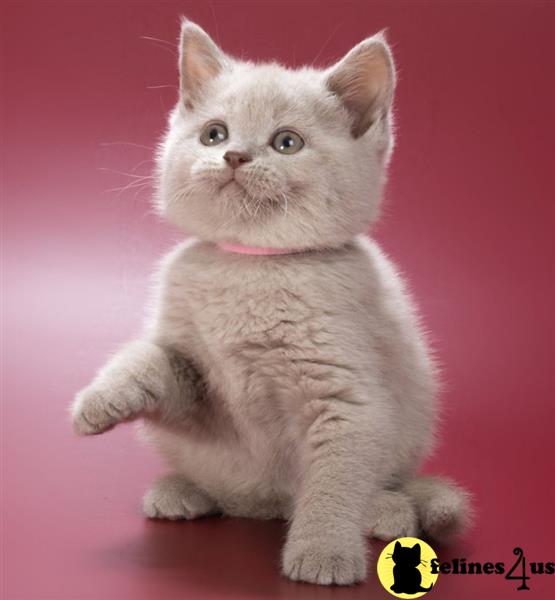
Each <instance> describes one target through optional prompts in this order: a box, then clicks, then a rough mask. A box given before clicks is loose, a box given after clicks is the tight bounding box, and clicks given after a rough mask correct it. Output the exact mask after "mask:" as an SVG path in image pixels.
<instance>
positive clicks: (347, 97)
mask: <svg viewBox="0 0 555 600" xmlns="http://www.w3.org/2000/svg"><path fill="white" fill-rule="evenodd" d="M327 85H328V88H329V89H330V90H331V91H332V92H333V93H334V94H336V95H337V96H338V97H339V98H340V99H341V101H342V102H343V105H344V106H345V108H346V109H347V110H348V111H349V113H350V114H351V117H352V120H353V124H352V127H351V133H352V135H353V137H355V138H358V137H360V136H361V135H363V134H364V133H365V132H366V131H367V130H368V128H369V127H370V126H371V125H372V123H374V121H375V120H376V119H377V118H379V117H380V115H382V114H384V113H385V112H387V110H388V109H389V107H390V104H391V100H392V97H393V65H392V62H391V58H390V56H389V53H388V51H387V48H386V46H385V45H384V44H383V43H382V42H376V41H374V42H363V43H362V44H360V45H359V46H357V47H356V48H354V49H353V50H352V51H351V52H350V53H349V54H348V55H347V56H346V57H345V58H344V59H343V60H342V61H341V62H340V63H339V64H338V65H337V66H336V67H335V68H334V69H333V71H332V73H331V74H330V76H329V78H328V82H327Z"/></svg>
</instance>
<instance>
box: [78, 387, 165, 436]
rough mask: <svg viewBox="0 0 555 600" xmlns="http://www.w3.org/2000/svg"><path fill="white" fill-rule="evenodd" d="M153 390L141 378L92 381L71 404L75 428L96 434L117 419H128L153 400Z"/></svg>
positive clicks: (139, 412) (89, 433)
mask: <svg viewBox="0 0 555 600" xmlns="http://www.w3.org/2000/svg"><path fill="white" fill-rule="evenodd" d="M153 403H154V398H153V397H152V394H151V393H150V392H149V391H148V390H146V389H144V388H143V387H141V386H140V385H139V384H138V382H134V381H132V380H128V381H126V382H120V383H119V384H114V385H113V386H109V385H98V384H95V383H93V384H91V385H90V386H89V387H87V388H85V389H84V390H81V391H80V392H79V393H78V394H77V396H76V397H75V401H74V402H73V405H72V407H71V418H72V422H73V430H74V431H75V433H77V435H95V434H97V433H103V432H104V431H108V430H109V429H111V428H112V427H114V426H115V425H117V424H118V423H122V422H124V421H129V420H131V419H133V418H135V417H137V416H138V415H140V414H141V413H142V412H144V410H145V408H146V406H147V405H150V404H153Z"/></svg>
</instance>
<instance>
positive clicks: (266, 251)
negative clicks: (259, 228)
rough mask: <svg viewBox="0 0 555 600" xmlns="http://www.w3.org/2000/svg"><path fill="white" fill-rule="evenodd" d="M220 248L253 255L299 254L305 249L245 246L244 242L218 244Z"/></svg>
mask: <svg viewBox="0 0 555 600" xmlns="http://www.w3.org/2000/svg"><path fill="white" fill-rule="evenodd" d="M218 248H220V250H223V251H224V252H234V253H235V254H250V255H251V256H272V255H275V254H298V253H299V252H303V250H296V249H295V248H263V247H261V246H243V244H223V243H220V244H218Z"/></svg>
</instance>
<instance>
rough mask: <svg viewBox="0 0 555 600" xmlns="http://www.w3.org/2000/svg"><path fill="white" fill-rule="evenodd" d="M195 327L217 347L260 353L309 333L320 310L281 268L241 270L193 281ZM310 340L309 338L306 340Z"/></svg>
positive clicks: (299, 340)
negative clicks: (266, 270) (264, 270)
mask: <svg viewBox="0 0 555 600" xmlns="http://www.w3.org/2000/svg"><path fill="white" fill-rule="evenodd" d="M187 303H188V304H189V306H190V309H191V313H192V316H193V320H194V323H195V327H196V328H197V330H198V332H199V334H200V335H201V337H202V338H203V340H204V341H205V343H207V344H208V345H209V346H210V347H211V349H212V351H213V352H215V353H217V354H220V353H223V354H230V353H231V354H232V355H239V354H246V355H249V356H250V355H251V354H252V351H255V350H256V352H255V353H254V357H253V358H256V357H262V356H264V355H265V354H266V353H267V351H270V352H271V351H272V350H276V349H277V348H286V347H287V346H291V345H299V344H301V343H302V340H307V337H308V338H310V332H311V329H313V328H314V327H315V326H316V323H317V321H318V315H319V313H320V310H319V309H318V307H317V306H314V303H313V301H312V299H311V298H310V295H309V294H308V293H307V290H306V289H304V290H303V289H302V286H301V285H299V283H298V282H296V281H294V279H293V278H292V277H290V276H287V274H284V273H283V271H275V270H274V271H273V272H267V273H264V272H263V270H262V269H257V270H256V272H254V273H253V272H252V271H251V272H248V271H247V272H246V273H245V272H244V271H243V272H239V273H233V272H231V273H227V274H225V275H224V274H223V273H221V271H219V270H216V271H215V273H214V275H213V277H210V276H209V274H206V273H205V274H203V277H201V278H196V279H195V280H193V282H192V284H191V286H190V288H189V291H188V294H187ZM308 341H309V339H308Z"/></svg>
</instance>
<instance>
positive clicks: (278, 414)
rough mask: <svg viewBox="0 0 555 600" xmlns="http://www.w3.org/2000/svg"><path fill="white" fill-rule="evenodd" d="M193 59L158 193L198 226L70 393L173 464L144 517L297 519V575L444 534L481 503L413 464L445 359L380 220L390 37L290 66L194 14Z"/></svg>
mask: <svg viewBox="0 0 555 600" xmlns="http://www.w3.org/2000/svg"><path fill="white" fill-rule="evenodd" d="M179 69H180V97H179V101H178V103H177V105H176V107H175V108H174V110H173V111H172V113H171V115H170V117H169V125H168V130H167V134H166V136H165V139H164V141H163V143H162V145H161V147H160V152H159V154H158V176H159V178H158V193H157V206H158V208H159V211H160V213H161V214H162V215H163V216H164V217H165V218H167V219H168V220H169V221H171V222H172V223H174V224H175V225H177V226H178V227H180V228H181V229H182V230H183V231H184V232H185V233H187V234H189V235H190V236H194V237H192V238H191V239H188V240H187V241H186V242H184V243H182V244H179V245H178V246H177V247H176V248H175V249H174V250H173V251H172V252H170V253H169V255H168V256H167V257H166V258H165V259H164V261H163V265H162V268H161V271H160V283H159V289H158V294H157V301H156V311H155V315H154V317H153V319H152V321H151V322H150V323H149V325H148V327H147V328H146V330H145V332H144V335H143V336H142V337H141V338H140V339H138V340H135V341H132V342H130V343H128V344H127V345H125V346H123V348H121V350H120V351H119V352H118V353H117V354H116V355H115V356H114V357H113V358H112V359H111V360H110V361H109V362H108V363H107V364H106V365H105V366H104V367H103V368H102V369H101V370H100V372H99V373H98V375H97V376H96V378H95V379H94V381H93V382H92V383H91V384H90V386H89V387H87V388H85V389H84V390H82V391H81V392H79V394H78V395H77V397H76V399H75V402H74V404H73V407H72V418H73V424H74V428H75V431H76V432H77V433H78V434H81V435H89V434H97V433H101V432H104V431H107V430H108V429H110V428H112V427H113V426H114V425H116V424H118V423H121V422H126V421H131V420H133V419H139V418H140V419H142V420H143V422H144V433H145V435H146V436H147V437H148V438H149V440H150V441H151V442H152V444H153V445H154V446H155V447H156V448H157V450H158V451H159V452H160V453H161V455H162V456H163V457H164V459H165V460H166V462H167V464H168V466H169V468H170V469H171V472H170V473H169V474H167V475H165V476H163V477H162V478H160V479H159V480H158V481H156V482H155V483H154V484H153V486H152V488H151V489H150V491H148V492H147V494H146V495H145V497H144V512H145V514H146V515H147V516H148V517H152V518H160V519H194V518H197V517H200V516H203V515H208V514H212V513H219V514H224V515H229V516H239V517H252V518H255V519H274V518H279V519H287V520H288V521H289V522H290V526H289V531H288V536H287V541H286V543H285V547H284V549H283V556H282V570H283V573H284V574H285V575H286V576H287V577H289V578H291V579H294V580H302V581H308V582H312V583H320V584H333V583H335V584H352V583H355V582H357V581H361V580H363V579H364V578H365V576H366V572H367V563H368V557H367V540H366V536H368V535H372V536H375V537H378V538H381V539H386V540H390V539H394V538H397V537H400V536H414V535H417V534H419V533H423V534H424V535H428V536H430V537H432V538H436V539H437V538H440V539H443V538H445V537H447V536H449V535H451V534H453V533H456V532H458V531H459V530H460V529H461V528H462V527H463V525H464V524H465V523H466V521H467V514H468V506H467V497H466V494H465V492H463V491H462V490H461V489H460V488H458V487H457V486H455V485H454V484H452V483H450V482H449V481H446V480H443V479H439V478H435V477H434V478H431V477H421V476H418V475H417V474H416V469H417V468H418V466H419V463H420V462H421V461H422V459H423V457H425V456H426V455H427V454H428V453H429V452H430V449H431V447H432V444H433V434H434V426H435V422H436V403H435V396H436V375H435V370H434V364H433V361H432V360H431V358H430V354H429V352H428V349H427V346H426V341H425V337H424V335H423V333H422V330H421V329H420V326H419V323H418V318H417V316H416V314H415V311H414V308H413V305H412V302H411V300H410V298H409V296H408V294H407V292H406V290H405V289H404V286H403V281H402V279H401V277H400V276H399V274H398V273H397V272H396V269H395V267H394V266H393V265H392V263H391V262H390V261H389V259H388V258H387V257H386V256H385V255H384V253H383V252H382V251H381V250H380V248H379V246H378V245H377V244H376V243H375V242H374V241H372V240H370V239H368V238H367V237H366V236H365V232H366V231H367V230H368V229H369V227H370V225H371V224H372V223H373V222H374V220H375V219H376V217H377V213H378V208H379V204H380V197H381V193H382V187H383V185H384V180H385V173H386V167H387V163H388V161H389V158H390V154H391V150H392V145H393V135H392V126H391V105H392V100H393V91H394V87H395V70H394V65H393V60H392V56H391V52H390V49H389V47H388V45H387V43H386V41H385V39H384V37H383V36H382V35H381V34H378V35H375V36H373V37H370V38H368V39H366V40H364V41H363V42H361V43H360V44H358V45H357V46H355V47H354V48H353V49H352V50H351V51H350V52H349V53H348V54H347V55H346V56H345V57H344V58H343V59H342V60H340V61H339V62H338V63H337V64H335V65H333V66H332V67H330V68H327V69H324V70H318V69H315V68H309V67H306V68H301V69H297V70H292V69H288V68H285V67H283V66H281V65H279V64H275V63H268V64H254V63H252V62H245V61H240V60H237V59H235V58H233V57H231V56H229V55H227V54H225V53H224V52H223V51H222V50H221V49H220V48H219V47H218V46H217V45H216V44H215V43H214V42H213V41H212V39H211V38H210V37H209V36H208V35H207V34H206V33H205V32H204V31H203V30H202V29H201V28H200V27H198V26H197V25H195V24H193V23H191V22H190V21H187V20H185V21H184V22H183V24H182V31H181V41H180V58H179Z"/></svg>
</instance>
